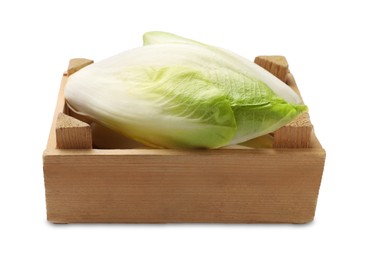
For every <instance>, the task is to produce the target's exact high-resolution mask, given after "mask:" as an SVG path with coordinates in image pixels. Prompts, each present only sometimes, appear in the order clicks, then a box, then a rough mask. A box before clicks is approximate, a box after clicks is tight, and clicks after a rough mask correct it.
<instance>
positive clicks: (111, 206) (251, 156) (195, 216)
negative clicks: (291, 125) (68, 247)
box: [43, 74, 325, 223]
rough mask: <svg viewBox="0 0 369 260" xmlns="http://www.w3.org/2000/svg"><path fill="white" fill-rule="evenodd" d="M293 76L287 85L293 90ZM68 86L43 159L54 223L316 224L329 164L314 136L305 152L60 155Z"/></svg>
mask: <svg viewBox="0 0 369 260" xmlns="http://www.w3.org/2000/svg"><path fill="white" fill-rule="evenodd" d="M289 75H290V74H287V82H288V81H289V82H290V83H289V85H291V87H292V88H294V84H295V83H294V84H293V82H295V81H294V79H293V77H292V75H291V77H289ZM66 79H67V75H64V76H63V79H62V83H61V88H60V92H59V98H58V101H57V106H56V110H55V116H54V120H53V124H52V128H51V131H50V136H49V141H48V145H47V148H46V150H45V152H44V155H43V167H44V179H45V191H46V204H47V218H48V220H49V221H51V222H53V223H93V222H104V223H170V222H187V223H193V222H199V223H200V222H202V223H203V222H206V223H306V222H309V221H311V220H313V218H314V214H315V208H316V202H317V198H318V193H319V187H320V181H321V177H322V173H323V168H324V161H325V151H324V149H323V148H322V147H321V145H320V143H319V141H318V139H317V138H316V136H315V134H314V133H313V132H312V133H311V139H310V144H309V148H304V149H302V148H296V149H283V148H278V149H276V148H274V149H272V148H263V149H261V148H260V149H259V148H258V149H236V148H235V149H228V150H227V149H218V150H171V149H85V150H84V149H56V128H57V127H58V125H60V124H58V115H59V114H60V113H63V112H65V111H68V110H67V109H66V107H65V100H64V94H63V91H64V85H65V82H66ZM291 82H292V83H291ZM296 89H297V86H296ZM299 122H302V121H299ZM309 122H310V121H309ZM295 124H297V123H296V122H295ZM296 127H300V126H299V125H296ZM275 135H276V133H275V134H274V139H275V138H276V137H275ZM277 139H278V134H277Z"/></svg>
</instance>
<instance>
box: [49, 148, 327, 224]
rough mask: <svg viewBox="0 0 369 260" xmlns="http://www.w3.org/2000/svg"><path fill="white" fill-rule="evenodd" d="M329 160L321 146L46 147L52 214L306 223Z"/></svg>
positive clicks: (82, 218) (83, 218) (79, 218)
mask: <svg viewBox="0 0 369 260" xmlns="http://www.w3.org/2000/svg"><path fill="white" fill-rule="evenodd" d="M245 155H247V156H245ZM291 158H293V160H291ZM323 164H324V152H323V151H322V150H314V151H312V150H310V151H306V152H299V153H291V152H290V151H286V152H275V151H268V152H265V151H262V152H258V151H255V152H252V153H250V152H248V153H240V154H239V155H235V154H234V153H230V154H227V153H226V152H225V153H219V154H212V155H207V154H206V153H200V154H198V153H193V154H191V153H190V154H179V155H174V156H165V155H163V156H160V155H156V156H155V155H132V156H118V155H105V156H103V155H100V156H97V155H81V156H75V155H73V156H68V155H64V156H57V155H46V156H45V157H44V173H45V186H46V199H47V211H48V219H49V220H50V221H51V222H55V223H73V222H126V223H160V222H164V223H166V222H218V223H253V222H276V223H278V222H284V223H304V222H308V221H311V220H312V219H313V217H314V212H315V207H316V200H317V195H318V191H319V186H320V179H321V175H322V171H323Z"/></svg>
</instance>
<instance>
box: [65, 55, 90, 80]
mask: <svg viewBox="0 0 369 260" xmlns="http://www.w3.org/2000/svg"><path fill="white" fill-rule="evenodd" d="M93 62H94V61H93V60H89V59H85V58H75V59H71V60H69V65H68V70H67V72H66V75H67V76H70V75H72V74H73V73H75V72H77V71H79V70H80V69H82V68H83V67H86V66H88V65H90V64H92V63H93Z"/></svg>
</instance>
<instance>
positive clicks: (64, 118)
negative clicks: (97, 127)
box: [55, 113, 92, 149]
mask: <svg viewBox="0 0 369 260" xmlns="http://www.w3.org/2000/svg"><path fill="white" fill-rule="evenodd" d="M55 132H56V147H57V148H58V149H92V135H91V127H90V125H88V124H86V123H84V122H82V121H79V120H77V119H75V118H73V117H70V116H68V115H65V114H63V113H59V115H58V118H57V121H56V129H55Z"/></svg>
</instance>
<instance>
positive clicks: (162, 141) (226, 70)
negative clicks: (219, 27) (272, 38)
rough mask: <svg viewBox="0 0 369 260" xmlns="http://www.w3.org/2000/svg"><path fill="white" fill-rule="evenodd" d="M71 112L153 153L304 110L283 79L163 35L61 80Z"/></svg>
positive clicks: (231, 135) (235, 139)
mask: <svg viewBox="0 0 369 260" xmlns="http://www.w3.org/2000/svg"><path fill="white" fill-rule="evenodd" d="M65 97H66V100H67V102H68V104H69V105H70V106H71V107H72V108H73V109H74V110H75V111H77V112H78V113H80V114H84V115H86V116H88V117H90V118H92V119H93V120H95V121H96V122H98V123H100V124H102V125H104V126H106V127H108V128H110V129H112V130H115V131H117V132H119V133H121V134H123V135H126V136H128V137H130V138H132V139H134V140H136V141H139V142H141V143H144V144H146V145H149V146H153V147H160V148H218V147H222V146H226V145H230V144H237V143H241V142H245V141H247V140H250V139H253V138H255V137H258V136H262V135H264V134H267V133H270V132H273V131H275V130H277V129H278V128H280V127H282V126H283V125H285V124H287V123H288V122H290V121H291V120H293V119H294V118H295V117H297V116H298V115H299V114H301V113H303V112H305V111H307V107H306V106H305V105H303V104H302V102H301V99H300V98H299V96H298V95H297V94H296V93H295V92H294V91H292V90H291V88H289V87H288V86H287V85H286V84H285V83H284V82H282V81H280V80H279V79H278V78H276V77H275V76H273V75H272V74H270V73H269V72H267V71H266V70H264V69H263V68H261V67H259V66H258V65H256V64H254V63H253V62H250V61H248V60H246V59H244V58H242V57H240V56H238V55H236V54H234V53H232V52H230V51H227V50H224V49H221V48H217V47H214V46H209V45H205V44H202V43H199V42H196V41H193V40H189V39H186V38H183V37H180V36H176V35H173V34H169V33H164V32H149V33H146V34H145V35H144V46H143V47H139V48H136V49H133V50H129V51H126V52H123V53H120V54H118V55H115V56H112V57H110V58H108V59H105V60H103V61H100V62H97V63H94V64H92V65H89V66H87V67H85V68H83V69H81V70H80V71H78V72H76V73H74V74H73V75H71V76H70V77H69V78H68V81H67V84H66V89H65Z"/></svg>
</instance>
